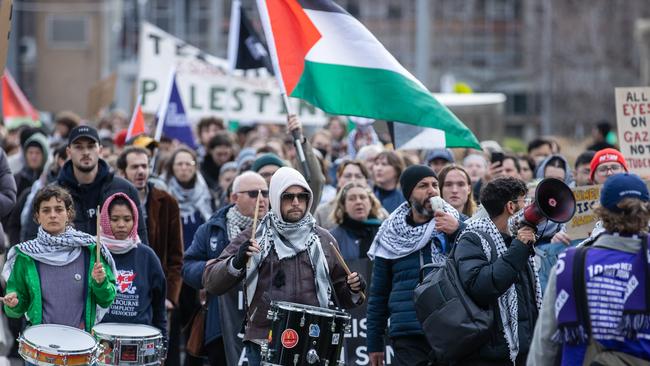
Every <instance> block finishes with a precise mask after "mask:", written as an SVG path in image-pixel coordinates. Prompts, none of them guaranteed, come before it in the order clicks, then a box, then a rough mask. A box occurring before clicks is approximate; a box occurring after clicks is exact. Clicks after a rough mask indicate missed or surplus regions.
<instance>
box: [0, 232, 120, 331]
mask: <svg viewBox="0 0 650 366" xmlns="http://www.w3.org/2000/svg"><path fill="white" fill-rule="evenodd" d="M95 241H96V239H95V237H93V236H92V235H90V234H86V233H84V232H81V231H78V230H75V229H74V228H72V227H71V226H68V227H67V228H66V229H65V231H64V232H63V233H61V234H58V235H52V234H50V233H48V232H47V231H45V230H44V229H43V227H42V226H39V227H38V235H37V236H36V239H33V240H29V241H26V242H23V243H20V244H16V245H15V246H13V247H12V248H11V249H10V250H9V253H8V254H7V262H6V263H5V266H4V268H3V269H2V278H3V279H4V280H5V281H8V280H9V277H10V276H11V271H12V270H13V268H14V264H15V263H16V257H17V255H18V252H17V249H18V250H20V251H21V252H22V253H24V254H25V255H27V256H29V257H30V258H32V259H33V260H35V261H38V262H41V263H45V264H49V265H51V266H64V265H66V264H69V263H71V262H72V261H74V260H75V259H77V258H78V257H79V255H80V254H81V251H82V247H87V246H90V245H91V244H93V243H95ZM101 254H102V257H104V260H105V261H106V263H108V265H109V267H110V269H111V271H112V272H113V273H117V270H116V268H115V261H114V260H113V257H112V256H111V253H110V252H109V251H108V250H107V249H106V247H104V246H101ZM107 312H108V308H102V307H101V306H99V305H97V311H96V316H95V319H96V322H98V321H99V320H101V319H102V318H103V317H104V315H105V314H106V313H107Z"/></svg>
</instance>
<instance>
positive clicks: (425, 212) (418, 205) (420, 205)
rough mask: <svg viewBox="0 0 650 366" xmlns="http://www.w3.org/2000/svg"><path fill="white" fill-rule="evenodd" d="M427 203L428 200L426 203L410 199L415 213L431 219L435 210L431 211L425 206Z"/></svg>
mask: <svg viewBox="0 0 650 366" xmlns="http://www.w3.org/2000/svg"><path fill="white" fill-rule="evenodd" d="M427 201H428V199H426V200H425V201H424V202H418V201H417V200H416V199H410V200H409V203H410V204H411V207H413V209H414V210H415V212H417V213H418V215H422V216H425V217H428V218H431V217H433V210H430V209H428V208H426V207H425V206H424V205H425V204H426V202H427Z"/></svg>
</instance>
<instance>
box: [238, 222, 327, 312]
mask: <svg viewBox="0 0 650 366" xmlns="http://www.w3.org/2000/svg"><path fill="white" fill-rule="evenodd" d="M315 226H316V220H315V219H314V217H313V216H312V215H311V214H310V213H309V212H307V214H306V215H305V216H304V217H303V218H302V219H301V220H300V221H298V222H285V221H282V220H281V219H279V218H278V217H277V216H276V214H275V212H273V211H269V212H268V213H267V214H266V216H264V219H263V220H262V222H260V224H259V226H258V228H257V230H256V233H255V238H256V240H257V243H258V244H259V246H260V252H259V253H257V254H255V255H253V256H252V257H251V258H250V266H247V268H246V296H247V298H249V299H252V298H253V295H255V290H256V289H257V280H258V274H259V272H258V267H259V265H260V263H262V262H263V261H264V259H265V258H266V257H267V256H268V255H269V253H270V252H271V250H275V253H276V254H277V255H278V259H280V260H283V259H286V258H292V257H295V256H296V255H298V254H299V253H301V252H303V251H305V250H306V251H307V252H308V254H309V259H310V262H311V267H312V270H313V271H314V274H315V277H314V282H315V285H316V295H317V297H318V303H319V304H320V306H321V307H324V308H327V307H328V305H329V301H330V296H331V294H332V288H331V287H330V281H329V267H328V266H327V259H326V258H325V253H324V252H323V247H322V245H321V242H320V239H319V237H318V234H317V233H316V230H314V228H315Z"/></svg>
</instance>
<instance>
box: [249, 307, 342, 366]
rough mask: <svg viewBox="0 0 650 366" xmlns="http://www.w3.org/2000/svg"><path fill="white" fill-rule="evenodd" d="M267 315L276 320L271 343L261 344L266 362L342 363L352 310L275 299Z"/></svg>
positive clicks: (275, 363) (272, 329) (272, 328)
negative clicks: (344, 341)
mask: <svg viewBox="0 0 650 366" xmlns="http://www.w3.org/2000/svg"><path fill="white" fill-rule="evenodd" d="M267 317H268V318H269V319H270V320H272V321H273V323H272V324H271V330H270V331H269V337H268V344H266V345H265V346H263V347H262V360H263V361H264V362H263V364H266V365H331V366H334V365H343V363H342V362H339V358H340V356H341V349H342V347H343V339H344V337H345V333H346V332H349V330H350V329H349V328H350V314H348V313H346V312H343V311H338V310H331V309H325V308H319V307H315V306H309V305H302V304H294V303H291V302H284V301H277V302H275V301H274V302H272V303H271V309H270V310H269V312H268V316H267Z"/></svg>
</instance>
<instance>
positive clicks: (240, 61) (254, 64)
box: [228, 0, 273, 75]
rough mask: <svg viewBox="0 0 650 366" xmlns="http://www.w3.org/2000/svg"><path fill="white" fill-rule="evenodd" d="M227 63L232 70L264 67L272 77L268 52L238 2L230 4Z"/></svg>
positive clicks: (271, 66)
mask: <svg viewBox="0 0 650 366" xmlns="http://www.w3.org/2000/svg"><path fill="white" fill-rule="evenodd" d="M228 63H229V64H230V68H231V69H232V70H236V69H239V70H249V69H259V68H262V67H264V68H266V69H267V70H268V72H269V73H271V75H273V65H272V64H271V57H270V55H269V51H268V49H267V48H266V45H265V44H264V43H262V41H261V38H260V37H259V36H258V35H257V33H256V32H255V28H253V26H252V24H251V22H250V20H248V17H246V13H245V12H244V9H243V8H242V6H241V2H240V1H239V0H235V1H233V3H232V12H231V15H230V30H229V35H228Z"/></svg>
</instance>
